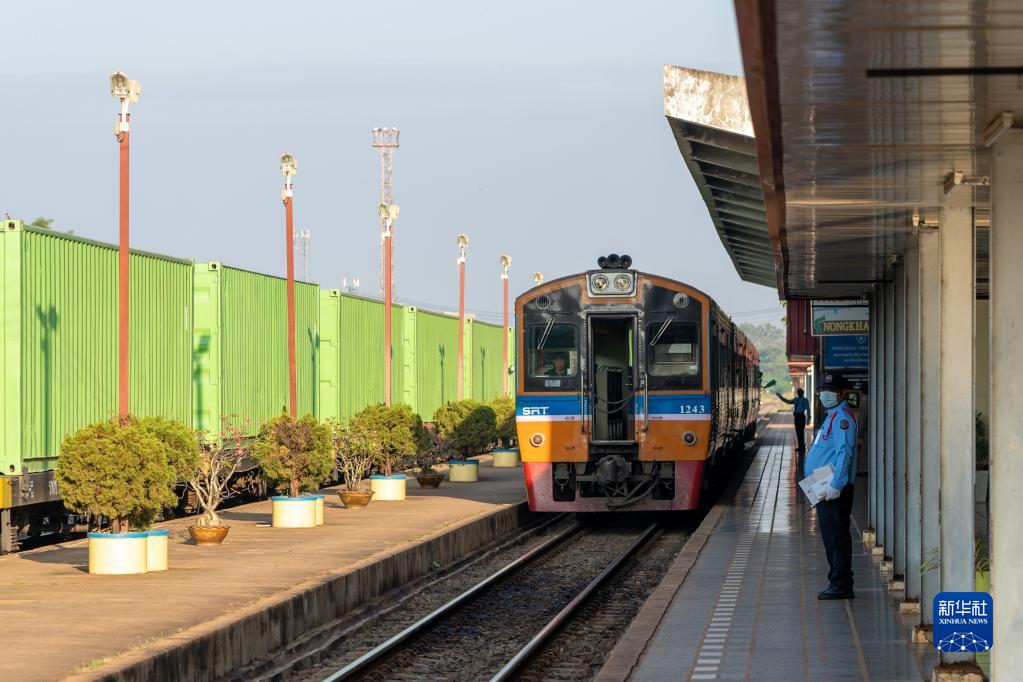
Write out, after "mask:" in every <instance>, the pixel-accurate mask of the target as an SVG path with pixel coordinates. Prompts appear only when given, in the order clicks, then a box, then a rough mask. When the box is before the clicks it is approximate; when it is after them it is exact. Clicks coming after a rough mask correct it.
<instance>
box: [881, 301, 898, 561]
mask: <svg viewBox="0 0 1023 682" xmlns="http://www.w3.org/2000/svg"><path fill="white" fill-rule="evenodd" d="M883 343H884V528H885V536H884V561H885V562H887V563H886V567H887V568H889V569H890V568H891V561H892V557H893V552H894V549H895V400H894V397H895V283H894V282H892V283H889V284H886V285H885V287H884V339H883Z"/></svg>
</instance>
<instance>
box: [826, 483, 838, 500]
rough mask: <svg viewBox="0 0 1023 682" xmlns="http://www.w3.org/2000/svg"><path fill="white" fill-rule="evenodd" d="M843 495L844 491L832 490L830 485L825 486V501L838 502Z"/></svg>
mask: <svg viewBox="0 0 1023 682" xmlns="http://www.w3.org/2000/svg"><path fill="white" fill-rule="evenodd" d="M841 495H842V491H841V490H839V489H838V488H832V487H831V486H830V485H826V486H824V499H825V500H828V501H831V500H837V499H838V498H839V497H840V496H841Z"/></svg>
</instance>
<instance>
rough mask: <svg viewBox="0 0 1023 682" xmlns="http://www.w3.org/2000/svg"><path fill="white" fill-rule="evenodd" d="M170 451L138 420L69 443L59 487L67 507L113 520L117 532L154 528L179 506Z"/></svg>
mask: <svg viewBox="0 0 1023 682" xmlns="http://www.w3.org/2000/svg"><path fill="white" fill-rule="evenodd" d="M167 450H168V448H167V447H166V446H165V445H164V443H163V442H161V440H160V439H159V438H157V437H156V436H155V435H154V434H153V433H152V432H151V431H150V430H148V429H147V428H145V427H144V426H142V425H141V424H139V423H138V422H137V421H136V420H135V419H133V418H130V417H128V418H123V419H121V418H117V419H113V420H109V421H99V422H96V423H95V424H90V425H89V426H85V427H83V428H81V429H79V430H78V431H76V432H75V433H73V434H70V435H68V436H67V437H65V438H64V442H63V443H61V446H60V454H59V457H58V463H57V472H56V475H57V483H58V485H59V486H60V491H61V495H62V496H63V498H64V505H65V506H66V507H67V508H68V509H69V510H71V511H73V512H76V513H79V514H91V515H92V516H93V517H98V516H100V515H102V516H105V517H107V518H109V519H110V520H111V527H112V528H113V530H114V532H121V531H123V530H125V529H126V527H131V528H135V529H138V530H142V529H145V528H147V527H149V525H150V524H152V523H153V521H154V520H155V519H156V518H157V517H158V516H159V514H160V512H161V511H162V510H163V508H164V507H169V506H172V505H174V504H175V503H176V502H177V496H176V495H175V494H174V484H175V483H176V481H177V477H176V476H175V471H174V467H172V466H171V465H170V464H169V463H168V459H167Z"/></svg>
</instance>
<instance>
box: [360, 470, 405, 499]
mask: <svg viewBox="0 0 1023 682" xmlns="http://www.w3.org/2000/svg"><path fill="white" fill-rule="evenodd" d="M405 482H406V479H405V474H395V475H394V476H380V475H377V476H370V477H369V489H370V490H372V491H373V501H377V500H384V501H385V502H388V501H389V502H400V501H402V500H404V499H405Z"/></svg>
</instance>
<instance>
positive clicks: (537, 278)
mask: <svg viewBox="0 0 1023 682" xmlns="http://www.w3.org/2000/svg"><path fill="white" fill-rule="evenodd" d="M542 282H543V273H542V272H534V273H533V284H535V285H536V286H540V284H541V283H542Z"/></svg>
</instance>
